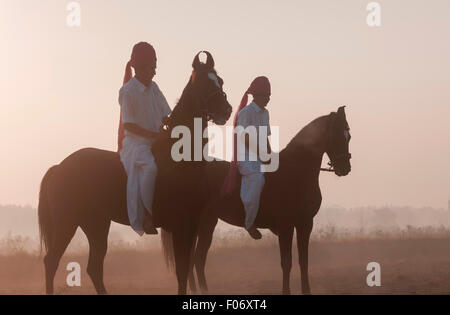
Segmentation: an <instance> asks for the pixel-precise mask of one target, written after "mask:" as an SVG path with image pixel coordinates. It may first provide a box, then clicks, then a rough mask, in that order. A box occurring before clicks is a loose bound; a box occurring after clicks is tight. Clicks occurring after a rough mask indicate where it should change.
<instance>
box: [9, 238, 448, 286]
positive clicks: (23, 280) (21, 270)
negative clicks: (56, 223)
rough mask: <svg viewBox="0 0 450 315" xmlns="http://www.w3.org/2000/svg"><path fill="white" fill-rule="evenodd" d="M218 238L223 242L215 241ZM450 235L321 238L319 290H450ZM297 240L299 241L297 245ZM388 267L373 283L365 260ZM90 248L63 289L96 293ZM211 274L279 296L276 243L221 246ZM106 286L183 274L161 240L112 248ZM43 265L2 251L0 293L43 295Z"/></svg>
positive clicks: (168, 281)
mask: <svg viewBox="0 0 450 315" xmlns="http://www.w3.org/2000/svg"><path fill="white" fill-rule="evenodd" d="M216 243H217V242H216ZM449 245H450V238H448V237H441V238H435V237H424V238H421V237H415V238H410V239H408V238H404V239H402V238H398V239H396V238H386V239H377V238H373V239H354V240H351V239H350V240H339V241H332V240H327V239H325V240H324V239H321V240H314V241H313V242H312V243H311V246H310V281H311V287H312V291H313V294H314V293H316V294H386V293H387V294H438V293H439V294H442V293H444V294H446V293H450V246H449ZM294 246H295V244H294ZM293 253H294V255H293V256H294V258H293V270H292V275H291V287H292V291H293V293H294V294H298V293H299V292H300V280H299V278H300V274H299V267H298V259H297V253H296V247H294V248H293ZM72 261H76V262H78V263H80V265H81V267H82V269H83V270H82V280H81V284H82V286H81V287H79V288H69V287H67V286H66V284H65V278H66V276H67V274H68V271H66V270H65V269H66V266H67V264H68V263H69V262H72ZM371 261H375V262H378V263H380V265H381V287H372V288H371V287H368V286H367V285H366V276H367V274H368V273H369V271H366V266H367V264H368V263H369V262H371ZM86 266H87V254H86V253H85V251H84V250H82V251H79V252H78V253H77V252H76V251H75V252H73V251H72V252H69V253H67V254H66V255H65V256H64V257H63V259H62V260H61V264H60V267H59V269H58V272H57V275H56V279H55V288H56V293H57V294H94V293H95V290H94V288H93V285H92V283H91V281H90V279H89V277H88V276H87V274H86V272H85V269H86ZM207 277H208V280H209V285H210V293H212V294H256V295H257V294H279V293H280V292H281V268H280V258H279V252H278V246H277V242H276V240H275V239H274V238H269V237H268V238H266V240H265V241H262V242H260V243H258V242H252V241H249V240H248V238H246V239H245V240H242V241H240V238H236V239H233V241H229V242H228V243H226V246H221V247H220V246H215V247H214V248H213V249H212V250H211V252H210V255H209V257H208V263H207ZM105 284H106V286H107V288H108V289H109V292H110V293H112V294H173V293H175V292H176V288H177V286H176V278H175V275H174V273H173V272H170V271H169V270H167V268H166V266H165V263H164V260H163V257H162V254H161V250H160V249H159V248H157V246H156V247H155V246H153V247H152V246H150V248H149V249H147V250H146V249H142V246H140V247H139V248H137V247H133V246H131V247H130V246H123V245H122V246H112V248H111V249H110V250H109V252H108V255H107V257H106V260H105ZM43 292H44V269H43V264H42V258H41V257H39V255H38V254H37V253H27V252H25V251H23V250H20V248H19V249H17V248H16V249H15V250H14V251H12V252H10V253H5V252H3V253H2V254H0V294H41V293H43Z"/></svg>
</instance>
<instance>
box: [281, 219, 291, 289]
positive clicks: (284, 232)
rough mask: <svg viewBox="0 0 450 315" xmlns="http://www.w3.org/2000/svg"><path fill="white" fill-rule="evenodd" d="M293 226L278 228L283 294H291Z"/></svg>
mask: <svg viewBox="0 0 450 315" xmlns="http://www.w3.org/2000/svg"><path fill="white" fill-rule="evenodd" d="M293 236H294V226H292V225H288V226H284V227H282V228H280V231H279V233H278V243H279V245H280V256H281V269H282V270H283V294H291V289H290V284H289V282H290V276H291V268H292V238H293Z"/></svg>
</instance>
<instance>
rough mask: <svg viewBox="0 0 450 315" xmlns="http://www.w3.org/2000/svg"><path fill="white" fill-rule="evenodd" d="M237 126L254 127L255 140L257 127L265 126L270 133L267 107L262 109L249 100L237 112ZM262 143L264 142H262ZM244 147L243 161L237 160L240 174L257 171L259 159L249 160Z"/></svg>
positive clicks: (259, 130) (257, 131)
mask: <svg viewBox="0 0 450 315" xmlns="http://www.w3.org/2000/svg"><path fill="white" fill-rule="evenodd" d="M236 125H237V126H242V127H243V128H244V129H245V128H247V127H249V126H255V127H256V135H257V138H256V140H257V141H258V139H259V135H260V133H261V129H260V128H259V127H266V128H267V136H270V135H271V131H270V122H269V111H268V110H267V109H265V108H264V109H262V108H261V107H259V106H258V105H257V104H256V103H255V102H251V103H250V104H249V105H247V106H245V107H244V108H243V109H242V110H241V111H240V112H239V114H238V118H237V122H236ZM262 145H264V144H262ZM247 151H248V150H247V148H246V149H245V161H238V165H239V171H240V172H241V174H242V175H246V174H249V173H254V172H259V171H260V166H261V161H259V160H258V161H250V160H249V154H248V152H247Z"/></svg>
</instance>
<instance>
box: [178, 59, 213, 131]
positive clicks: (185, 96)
mask: <svg viewBox="0 0 450 315" xmlns="http://www.w3.org/2000/svg"><path fill="white" fill-rule="evenodd" d="M203 71H208V72H213V73H214V74H215V75H217V71H216V70H215V69H214V68H213V69H207V68H206V67H205V68H203V67H200V69H199V70H197V71H196V72H197V73H200V72H203ZM193 73H194V72H193ZM197 75H198V74H197ZM191 92H192V75H191V76H189V80H188V82H187V84H186V86H185V87H184V89H183V92H182V93H181V96H180V98H179V99H178V101H177V103H176V105H175V107H174V108H173V110H172V114H171V115H170V117H171V121H172V122H173V123H172V124H171V127H172V126H175V125H179V124H180V123H181V122H182V121H183V120H184V119H188V118H190V117H184V116H185V115H187V114H188V113H189V114H193V113H192V109H191V108H189V106H188V105H190V102H191V101H192V100H190V99H189V97H191V96H192V95H191Z"/></svg>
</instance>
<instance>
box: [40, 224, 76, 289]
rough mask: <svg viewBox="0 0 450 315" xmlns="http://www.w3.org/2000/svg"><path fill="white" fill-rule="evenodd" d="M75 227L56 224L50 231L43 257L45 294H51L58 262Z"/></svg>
mask: <svg viewBox="0 0 450 315" xmlns="http://www.w3.org/2000/svg"><path fill="white" fill-rule="evenodd" d="M76 230H77V226H76V225H74V224H56V225H54V227H53V231H52V241H51V244H50V246H49V249H48V252H47V254H46V255H45V257H44V265H45V287H46V293H47V294H53V293H54V289H53V281H54V279H55V273H56V269H58V265H59V261H60V260H61V257H62V255H63V254H64V252H65V251H66V248H67V246H68V245H69V243H70V241H71V240H72V238H73V236H74V234H75V232H76Z"/></svg>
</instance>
